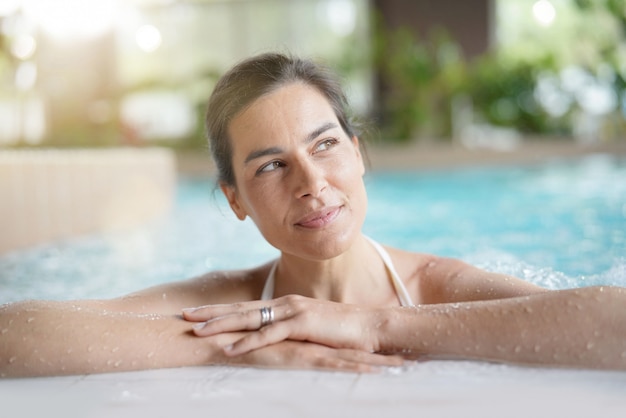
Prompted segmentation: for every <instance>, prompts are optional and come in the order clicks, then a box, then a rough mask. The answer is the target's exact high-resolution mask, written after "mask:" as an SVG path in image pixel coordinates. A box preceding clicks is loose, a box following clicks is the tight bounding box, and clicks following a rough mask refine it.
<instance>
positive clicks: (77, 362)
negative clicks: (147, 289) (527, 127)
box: [0, 301, 220, 377]
mask: <svg viewBox="0 0 626 418" xmlns="http://www.w3.org/2000/svg"><path fill="white" fill-rule="evenodd" d="M189 331H190V328H189V325H188V324H186V323H185V321H182V320H181V318H180V317H178V316H176V315H157V314H138V313H132V312H119V311H109V310H107V309H106V304H105V303H104V302H97V303H95V302H90V301H84V302H79V301H77V302H44V301H26V302H19V303H14V304H10V305H5V306H3V307H1V308H0V333H1V335H0V374H1V375H2V376H5V377H6V376H35V375H37V376H41V375H53V374H87V373H102V372H110V371H122V370H140V369H148V368H161V367H178V366H191V365H200V364H208V363H209V362H216V360H217V359H218V358H219V347H220V345H219V339H218V340H214V339H209V340H207V341H194V338H193V337H192V336H191V334H190V332H189Z"/></svg>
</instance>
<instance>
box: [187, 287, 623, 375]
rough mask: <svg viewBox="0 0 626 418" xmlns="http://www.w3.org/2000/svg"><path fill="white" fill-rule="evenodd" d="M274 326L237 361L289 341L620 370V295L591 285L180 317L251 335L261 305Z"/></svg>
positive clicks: (234, 350)
mask: <svg viewBox="0 0 626 418" xmlns="http://www.w3.org/2000/svg"><path fill="white" fill-rule="evenodd" d="M264 305H270V306H272V307H273V309H274V315H275V322H274V323H273V324H272V325H268V326H266V327H264V328H262V329H261V331H260V332H251V333H249V334H247V335H246V336H245V337H243V338H242V339H240V340H238V341H237V342H236V343H234V344H233V345H232V347H230V349H227V350H226V354H227V355H230V356H237V355H241V354H243V353H246V352H248V351H249V350H253V349H257V348H259V347H263V346H266V345H268V344H274V343H277V342H279V341H283V340H286V339H293V340H304V341H313V342H317V343H320V344H325V345H328V346H330V347H348V348H353V349H361V350H364V351H375V352H389V353H405V354H409V355H411V356H416V357H419V356H428V357H443V358H458V359H480V360H487V361H498V362H507V363H516V364H535V365H551V366H568V367H583V368H600V369H626V290H625V289H623V288H617V287H589V288H580V289H570V290H560V291H544V292H542V293H536V294H532V295H529V296H521V297H510V298H505V299H497V300H488V301H475V302H462V303H446V304H433V305H420V306H418V307H415V308H367V307H362V306H357V305H346V304H339V303H333V302H328V301H321V300H315V299H308V298H304V297H301V296H293V295H292V296H287V297H283V298H279V299H275V300H274V301H271V302H269V301H265V302H247V303H241V304H235V305H222V306H212V307H205V308H200V309H198V310H196V311H187V312H185V317H186V318H187V319H188V320H190V321H207V320H208V322H206V325H205V326H204V327H201V328H197V329H195V332H196V334H197V335H199V336H211V335H217V334H220V333H222V332H228V331H237V330H252V329H255V327H258V323H259V311H258V309H260V307H262V306H264Z"/></svg>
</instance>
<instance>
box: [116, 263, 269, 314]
mask: <svg viewBox="0 0 626 418" xmlns="http://www.w3.org/2000/svg"><path fill="white" fill-rule="evenodd" d="M272 264H273V263H272V262H270V263H266V264H263V265H260V266H257V267H253V268H249V269H240V270H216V271H211V272H208V273H205V274H202V275H199V276H196V277H193V278H190V279H187V280H182V281H177V282H171V283H164V284H161V285H157V286H154V287H151V288H148V289H144V290H141V291H139V292H136V293H133V294H131V295H127V296H125V297H122V298H120V299H117V301H116V303H117V304H119V305H120V306H123V307H124V310H129V311H135V310H137V309H139V308H138V307H140V308H141V310H143V311H149V312H179V311H180V309H182V308H190V307H196V306H204V305H212V304H219V303H235V302H244V301H250V300H257V299H260V297H261V293H262V291H263V286H264V285H265V279H266V278H267V275H268V274H269V271H270V268H271V266H272Z"/></svg>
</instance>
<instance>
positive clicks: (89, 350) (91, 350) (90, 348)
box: [87, 345, 93, 353]
mask: <svg viewBox="0 0 626 418" xmlns="http://www.w3.org/2000/svg"><path fill="white" fill-rule="evenodd" d="M87 352H88V353H92V352H93V346H92V345H90V346H89V347H87Z"/></svg>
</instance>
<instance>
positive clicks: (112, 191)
mask: <svg viewBox="0 0 626 418" xmlns="http://www.w3.org/2000/svg"><path fill="white" fill-rule="evenodd" d="M175 161H176V160H175V156H174V154H173V153H172V152H171V151H169V150H166V149H160V148H145V149H144V148H141V149H134V148H115V149H97V150H93V149H71V150H60V149H46V150H9V149H0V231H2V233H1V234H0V253H4V252H8V251H12V250H18V249H23V248H26V247H28V246H32V245H36V244H41V243H45V242H50V241H54V240H59V239H67V238H72V237H75V236H79V235H85V234H93V233H102V232H114V231H120V230H124V229H128V228H132V227H135V226H138V225H141V224H142V223H145V222H148V221H150V220H154V219H156V218H158V217H160V216H162V215H163V214H165V213H167V212H168V211H169V209H170V208H171V206H172V204H173V202H174V191H175V187H176V162H175Z"/></svg>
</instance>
